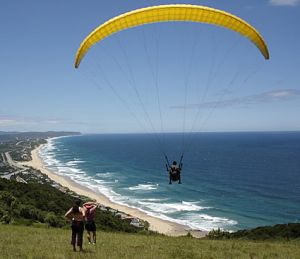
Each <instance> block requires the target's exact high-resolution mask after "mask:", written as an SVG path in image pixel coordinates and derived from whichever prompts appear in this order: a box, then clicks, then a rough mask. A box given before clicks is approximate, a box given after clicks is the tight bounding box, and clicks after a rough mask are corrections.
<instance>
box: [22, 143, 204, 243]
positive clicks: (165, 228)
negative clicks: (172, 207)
mask: <svg viewBox="0 0 300 259" xmlns="http://www.w3.org/2000/svg"><path fill="white" fill-rule="evenodd" d="M45 145H47V144H43V145H40V146H39V147H37V148H35V149H33V150H32V151H31V157H32V160H31V161H28V162H18V163H19V164H20V165H22V166H30V167H33V168H35V169H37V170H40V171H41V172H42V173H43V174H46V175H47V176H48V177H49V178H50V179H51V180H53V181H54V182H57V183H59V184H60V185H62V186H64V187H67V188H69V189H70V190H72V191H74V192H75V193H77V194H79V195H83V196H87V197H90V198H91V199H94V200H96V201H97V202H98V203H100V204H103V205H104V206H106V207H111V208H113V209H115V210H119V211H122V212H124V213H126V214H129V215H131V216H133V217H137V218H140V219H142V220H145V221H148V222H149V224H150V227H149V229H150V230H152V231H156V232H158V233H161V234H164V235H168V236H183V235H186V234H187V233H188V232H190V233H191V234H192V235H193V236H194V237H197V238H201V237H204V236H205V235H206V234H207V231H201V230H192V229H190V228H189V227H188V226H184V225H180V224H178V223H175V222H171V221H167V220H163V219H159V218H156V217H153V216H150V215H148V214H146V213H145V212H142V211H140V210H138V209H135V208H131V207H128V206H125V205H120V204H117V203H114V202H112V201H110V200H109V198H108V197H106V196H104V195H103V194H101V193H99V192H95V191H93V190H91V189H89V188H87V187H85V186H82V185H80V184H78V183H76V182H74V181H73V180H72V179H70V178H69V177H67V176H61V175H58V174H56V173H55V172H53V171H51V170H49V169H48V168H46V166H45V165H44V163H43V161H42V159H41V158H40V156H39V154H38V152H39V150H40V149H41V148H42V147H43V146H45Z"/></svg>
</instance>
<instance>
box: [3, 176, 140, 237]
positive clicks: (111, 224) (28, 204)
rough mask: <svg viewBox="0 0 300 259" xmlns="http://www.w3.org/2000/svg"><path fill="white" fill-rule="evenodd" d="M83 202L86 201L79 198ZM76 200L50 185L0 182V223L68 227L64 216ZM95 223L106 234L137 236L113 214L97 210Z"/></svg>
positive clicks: (83, 198) (135, 229) (129, 226)
mask: <svg viewBox="0 0 300 259" xmlns="http://www.w3.org/2000/svg"><path fill="white" fill-rule="evenodd" d="M80 198H81V200H82V202H84V201H86V199H87V198H86V197H80ZM77 199H78V197H74V196H72V195H70V194H68V193H63V192H61V191H59V190H58V189H56V188H54V187H52V186H51V185H50V184H39V183H28V184H24V183H18V182H15V181H9V180H6V179H0V222H2V223H5V224H22V225H34V224H36V223H42V224H46V225H48V226H51V227H68V226H69V222H68V221H66V219H65V218H64V214H65V212H66V211H67V210H68V209H69V208H70V207H71V206H72V205H73V204H74V202H75V200H77ZM95 222H96V224H97V227H98V229H102V230H106V231H124V232H140V231H143V229H139V228H136V227H134V226H132V225H130V224H129V222H126V221H124V220H120V219H119V218H118V217H115V216H114V213H111V212H109V211H102V210H100V209H97V213H96V219H95Z"/></svg>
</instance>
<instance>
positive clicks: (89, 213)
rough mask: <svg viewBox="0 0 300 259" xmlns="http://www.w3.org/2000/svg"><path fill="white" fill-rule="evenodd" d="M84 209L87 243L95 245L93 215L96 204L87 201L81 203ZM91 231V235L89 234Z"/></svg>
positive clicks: (94, 214)
mask: <svg viewBox="0 0 300 259" xmlns="http://www.w3.org/2000/svg"><path fill="white" fill-rule="evenodd" d="M83 207H84V209H85V219H86V222H85V229H86V231H87V235H86V236H87V239H88V241H89V244H93V245H96V224H95V216H96V209H97V204H96V203H94V202H92V201H89V202H86V203H84V204H83ZM91 233H92V235H91Z"/></svg>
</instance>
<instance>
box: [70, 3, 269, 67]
mask: <svg viewBox="0 0 300 259" xmlns="http://www.w3.org/2000/svg"><path fill="white" fill-rule="evenodd" d="M172 21H189V22H200V23H208V24H214V25H218V26H221V27H224V28H227V29H230V30H233V31H236V32H238V33H240V34H241V35H243V36H245V37H247V38H248V39H249V40H250V41H251V42H252V43H253V44H255V45H256V47H257V48H258V49H259V50H260V52H261V53H262V55H263V56H264V57H265V59H269V51H268V47H267V45H266V43H265V41H264V39H263V37H262V36H261V35H260V34H259V32H258V31H257V30H256V29H255V28H254V27H252V26H251V25H250V24H249V23H247V22H246V21H244V20H242V19H241V18H239V17H237V16H235V15H232V14H230V13H227V12H224V11H222V10H218V9H214V8H210V7H205V6H198V5H185V4H171V5H159V6H151V7H147V8H141V9H137V10H134V11H131V12H127V13H124V14H122V15H119V16H116V17H114V18H112V19H110V20H108V21H106V22H105V23H103V24H101V25H100V26H99V27H97V28H96V29H95V30H94V31H93V32H91V33H90V34H89V35H88V36H87V37H86V38H85V39H84V40H83V41H82V43H81V45H80V47H79V49H78V51H77V54H76V60H75V67H76V68H78V66H79V64H80V62H81V60H82V59H83V57H84V55H85V54H86V53H87V52H88V50H89V49H90V48H91V47H92V46H93V45H94V44H95V43H97V42H98V41H101V40H103V39H104V38H106V37H108V36H110V35H112V34H114V33H116V32H119V31H121V30H124V29H128V28H132V27H136V26H139V25H143V24H149V23H157V22H172Z"/></svg>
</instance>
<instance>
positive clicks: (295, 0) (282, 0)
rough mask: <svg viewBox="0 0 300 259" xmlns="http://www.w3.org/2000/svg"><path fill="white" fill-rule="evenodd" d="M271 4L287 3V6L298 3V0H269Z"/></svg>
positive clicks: (299, 0)
mask: <svg viewBox="0 0 300 259" xmlns="http://www.w3.org/2000/svg"><path fill="white" fill-rule="evenodd" d="M269 3H270V4H271V5H277V6H280V5H287V6H296V5H298V4H299V3H300V0H270V1H269Z"/></svg>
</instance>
